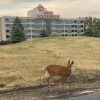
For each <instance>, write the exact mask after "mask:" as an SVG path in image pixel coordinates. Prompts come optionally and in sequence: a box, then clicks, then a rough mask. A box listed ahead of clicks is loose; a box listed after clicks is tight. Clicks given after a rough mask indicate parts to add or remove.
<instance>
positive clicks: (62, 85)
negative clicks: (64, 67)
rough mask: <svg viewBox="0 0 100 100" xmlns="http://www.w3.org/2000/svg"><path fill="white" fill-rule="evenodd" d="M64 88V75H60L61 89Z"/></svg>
mask: <svg viewBox="0 0 100 100" xmlns="http://www.w3.org/2000/svg"><path fill="white" fill-rule="evenodd" d="M63 90H64V77H63V76H62V77H61V91H63Z"/></svg>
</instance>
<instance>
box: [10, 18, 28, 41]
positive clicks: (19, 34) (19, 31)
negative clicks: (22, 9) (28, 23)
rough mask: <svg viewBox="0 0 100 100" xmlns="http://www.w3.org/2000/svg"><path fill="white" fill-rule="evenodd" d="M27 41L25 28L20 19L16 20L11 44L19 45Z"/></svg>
mask: <svg viewBox="0 0 100 100" xmlns="http://www.w3.org/2000/svg"><path fill="white" fill-rule="evenodd" d="M25 40H26V34H25V32H24V27H23V25H22V24H21V21H20V20H19V18H18V17H16V18H15V21H14V24H13V27H12V31H11V42H13V43H17V42H21V41H25Z"/></svg>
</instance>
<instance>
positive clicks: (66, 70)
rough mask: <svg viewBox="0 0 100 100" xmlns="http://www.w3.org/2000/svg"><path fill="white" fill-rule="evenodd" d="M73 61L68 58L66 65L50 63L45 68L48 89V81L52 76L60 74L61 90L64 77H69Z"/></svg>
mask: <svg viewBox="0 0 100 100" xmlns="http://www.w3.org/2000/svg"><path fill="white" fill-rule="evenodd" d="M73 64H74V61H70V60H68V64H67V66H62V65H56V64H51V65H48V66H47V67H46V68H45V71H46V75H47V76H48V77H47V82H48V88H49V89H50V87H51V86H50V81H51V78H52V77H53V76H60V77H61V90H63V85H64V79H65V78H68V77H70V75H71V72H72V65H73Z"/></svg>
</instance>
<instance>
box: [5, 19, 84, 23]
mask: <svg viewBox="0 0 100 100" xmlns="http://www.w3.org/2000/svg"><path fill="white" fill-rule="evenodd" d="M19 19H20V21H21V22H22V23H29V22H33V23H42V22H47V21H48V20H49V19H37V18H36V19H24V18H23V19H22V18H19ZM14 20H15V18H5V21H6V22H14ZM49 21H50V22H51V23H56V24H61V23H68V24H71V23H72V24H73V23H77V24H80V23H84V21H83V20H73V19H72V20H67V19H66V20H60V19H57V20H56V19H55V20H52V19H50V20H49Z"/></svg>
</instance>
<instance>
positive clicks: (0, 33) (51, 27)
mask: <svg viewBox="0 0 100 100" xmlns="http://www.w3.org/2000/svg"><path fill="white" fill-rule="evenodd" d="M65 13H66V12H65ZM15 18H16V16H15V17H14V16H2V17H0V41H1V40H8V39H9V38H10V34H11V30H12V26H13V22H14V20H15ZM19 19H20V20H21V23H22V25H23V26H24V30H25V33H26V36H27V39H33V38H35V37H38V36H39V35H40V33H41V31H42V30H45V31H46V32H47V33H49V34H58V35H63V36H67V35H81V34H83V33H84V20H83V19H80V18H60V15H55V14H54V13H53V12H52V11H47V9H46V8H44V7H43V6H42V5H38V7H36V8H34V9H32V10H30V11H28V13H27V17H19Z"/></svg>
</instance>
